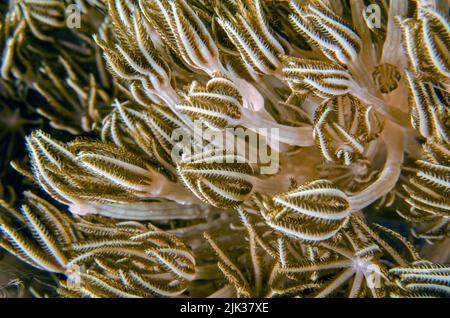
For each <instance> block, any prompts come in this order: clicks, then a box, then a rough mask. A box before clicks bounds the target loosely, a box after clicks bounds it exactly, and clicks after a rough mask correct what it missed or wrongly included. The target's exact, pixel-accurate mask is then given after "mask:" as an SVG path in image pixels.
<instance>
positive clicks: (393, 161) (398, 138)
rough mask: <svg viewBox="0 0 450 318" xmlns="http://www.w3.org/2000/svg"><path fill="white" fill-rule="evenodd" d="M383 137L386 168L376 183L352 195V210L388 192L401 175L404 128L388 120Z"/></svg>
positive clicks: (362, 206)
mask: <svg viewBox="0 0 450 318" xmlns="http://www.w3.org/2000/svg"><path fill="white" fill-rule="evenodd" d="M382 138H383V141H384V143H385V145H386V153H387V154H386V161H385V164H384V168H383V170H382V171H381V173H380V175H379V177H378V179H377V180H376V181H375V182H374V183H372V184H371V185H370V186H368V187H367V188H365V189H364V190H362V191H361V192H359V193H358V194H356V195H354V196H352V197H350V200H349V201H350V205H351V210H352V211H358V210H361V209H363V208H365V207H367V206H369V205H370V204H372V203H373V202H375V201H376V200H378V199H379V198H381V197H382V196H384V195H386V194H388V193H389V192H390V191H391V190H392V189H393V188H394V186H395V184H396V183H397V180H398V178H399V176H400V173H401V167H402V164H403V156H404V136H403V129H402V128H401V127H398V126H397V125H395V124H394V123H390V122H386V126H385V128H384V131H383V135H382Z"/></svg>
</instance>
